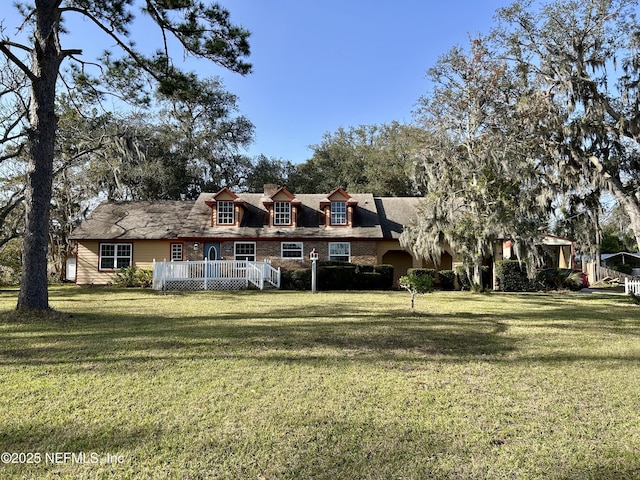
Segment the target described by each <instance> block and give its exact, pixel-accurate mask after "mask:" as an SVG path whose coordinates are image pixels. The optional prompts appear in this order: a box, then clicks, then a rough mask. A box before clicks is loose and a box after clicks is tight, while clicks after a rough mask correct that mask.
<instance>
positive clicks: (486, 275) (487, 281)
mask: <svg viewBox="0 0 640 480" xmlns="http://www.w3.org/2000/svg"><path fill="white" fill-rule="evenodd" d="M480 277H481V281H482V285H473V281H472V278H473V276H471V277H469V275H468V274H467V269H466V268H465V267H464V266H462V265H460V266H458V267H456V278H457V279H458V285H459V286H460V290H473V291H476V290H480V291H482V290H484V289H487V288H493V285H492V281H493V280H492V278H491V270H490V269H489V267H488V266H486V265H485V266H483V267H480Z"/></svg>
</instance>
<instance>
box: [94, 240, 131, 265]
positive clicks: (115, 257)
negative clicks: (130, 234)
mask: <svg viewBox="0 0 640 480" xmlns="http://www.w3.org/2000/svg"><path fill="white" fill-rule="evenodd" d="M131 258H132V255H131V244H130V243H101V244H100V270H118V269H120V268H126V267H130V266H131Z"/></svg>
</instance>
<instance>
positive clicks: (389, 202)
mask: <svg viewBox="0 0 640 480" xmlns="http://www.w3.org/2000/svg"><path fill="white" fill-rule="evenodd" d="M421 200H422V197H377V198H376V199H375V203H376V207H377V210H378V215H379V217H380V226H381V227H382V234H383V237H384V238H400V234H401V233H402V229H403V227H404V225H406V224H408V223H409V221H410V220H411V217H413V215H414V214H415V213H416V209H417V208H418V204H419V203H420V201H421Z"/></svg>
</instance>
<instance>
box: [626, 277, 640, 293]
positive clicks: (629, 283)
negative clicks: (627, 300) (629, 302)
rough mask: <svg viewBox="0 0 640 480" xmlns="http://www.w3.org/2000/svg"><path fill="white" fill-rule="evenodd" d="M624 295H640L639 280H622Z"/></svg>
mask: <svg viewBox="0 0 640 480" xmlns="http://www.w3.org/2000/svg"><path fill="white" fill-rule="evenodd" d="M624 293H626V294H627V295H628V294H629V293H633V294H634V295H640V280H629V279H628V278H625V279H624Z"/></svg>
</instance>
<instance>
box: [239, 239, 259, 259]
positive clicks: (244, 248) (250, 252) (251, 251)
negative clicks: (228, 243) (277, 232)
mask: <svg viewBox="0 0 640 480" xmlns="http://www.w3.org/2000/svg"><path fill="white" fill-rule="evenodd" d="M233 257H234V259H236V260H249V261H250V262H255V261H256V244H255V242H236V243H235V244H234V255H233Z"/></svg>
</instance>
